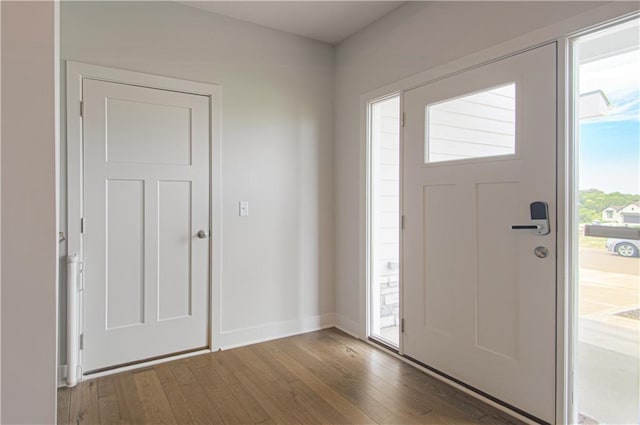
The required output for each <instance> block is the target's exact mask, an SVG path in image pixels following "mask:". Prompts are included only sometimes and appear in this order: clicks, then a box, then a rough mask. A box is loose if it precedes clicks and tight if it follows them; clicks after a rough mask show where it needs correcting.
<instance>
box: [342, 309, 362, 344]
mask: <svg viewBox="0 0 640 425" xmlns="http://www.w3.org/2000/svg"><path fill="white" fill-rule="evenodd" d="M335 319H336V322H335V323H336V324H335V327H336V328H338V329H340V330H341V331H342V332H344V333H347V334H349V335H351V336H352V337H354V338H356V339H362V340H365V339H367V338H366V335H365V337H360V335H359V328H360V324H359V323H357V322H354V321H353V320H351V319H349V318H348V317H344V316H342V315H340V314H337V313H336V315H335Z"/></svg>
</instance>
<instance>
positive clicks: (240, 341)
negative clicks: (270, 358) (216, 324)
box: [212, 313, 335, 351]
mask: <svg viewBox="0 0 640 425" xmlns="http://www.w3.org/2000/svg"><path fill="white" fill-rule="evenodd" d="M334 326H335V314H334V313H327V314H322V315H319V316H309V317H303V318H298V319H293V320H285V321H281V322H272V323H266V324H264V325H260V326H252V327H248V328H242V329H234V330H231V331H224V332H222V333H221V334H220V339H219V347H218V349H222V350H229V349H231V348H236V347H243V346H245V345H251V344H257V343H260V342H265V341H271V340H274V339H279V338H285V337H288V336H292V335H299V334H303V333H307V332H313V331H317V330H320V329H326V328H331V327H334ZM212 351H215V350H212Z"/></svg>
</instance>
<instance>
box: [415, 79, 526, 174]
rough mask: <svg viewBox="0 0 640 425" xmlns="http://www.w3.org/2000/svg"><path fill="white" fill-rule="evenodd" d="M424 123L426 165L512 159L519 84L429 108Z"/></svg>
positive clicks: (426, 110)
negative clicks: (445, 162)
mask: <svg viewBox="0 0 640 425" xmlns="http://www.w3.org/2000/svg"><path fill="white" fill-rule="evenodd" d="M425 123H426V128H425V158H424V162H425V163H426V164H428V163H434V162H443V161H459V160H465V159H472V158H486V157H494V156H503V155H513V154H515V147H516V84H515V83H510V84H507V85H503V86H500V87H494V88H491V89H488V90H484V91H481V92H475V93H472V94H468V95H463V96H460V97H456V98H454V99H450V100H445V101H441V102H438V103H432V104H430V105H427V106H426V109H425Z"/></svg>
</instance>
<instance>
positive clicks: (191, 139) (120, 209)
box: [82, 79, 210, 373]
mask: <svg viewBox="0 0 640 425" xmlns="http://www.w3.org/2000/svg"><path fill="white" fill-rule="evenodd" d="M82 89H83V102H84V113H83V149H84V188H83V194H84V196H83V199H84V205H83V214H84V216H83V217H84V231H83V253H84V264H85V266H84V276H85V285H84V298H83V300H84V301H83V302H84V305H83V307H84V308H83V310H84V315H83V318H84V323H83V328H84V330H83V333H84V347H83V351H82V356H83V368H84V370H85V373H86V372H91V371H96V370H101V369H105V368H110V367H114V366H118V365H123V364H127V363H131V362H136V361H141V360H145V359H150V358H155V357H159V356H164V355H168V354H172V353H177V352H183V351H188V350H194V349H198V348H203V347H206V346H208V323H209V310H208V308H209V307H208V306H209V302H208V298H209V297H208V294H209V240H208V239H207V235H206V234H205V235H201V236H205V237H204V238H200V237H198V231H199V230H204V231H205V232H208V229H209V163H210V161H209V98H208V97H206V96H200V95H193V94H186V93H178V92H174V91H167V90H160V89H154V88H147V87H139V86H132V85H126V84H119V83H112V82H106V81H97V80H91V79H85V80H84V81H83V86H82Z"/></svg>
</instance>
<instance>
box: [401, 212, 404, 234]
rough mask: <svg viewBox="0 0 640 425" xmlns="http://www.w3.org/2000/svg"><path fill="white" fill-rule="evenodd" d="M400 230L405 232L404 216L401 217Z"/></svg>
mask: <svg viewBox="0 0 640 425" xmlns="http://www.w3.org/2000/svg"><path fill="white" fill-rule="evenodd" d="M400 229H401V230H404V216H403V215H401V216H400Z"/></svg>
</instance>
